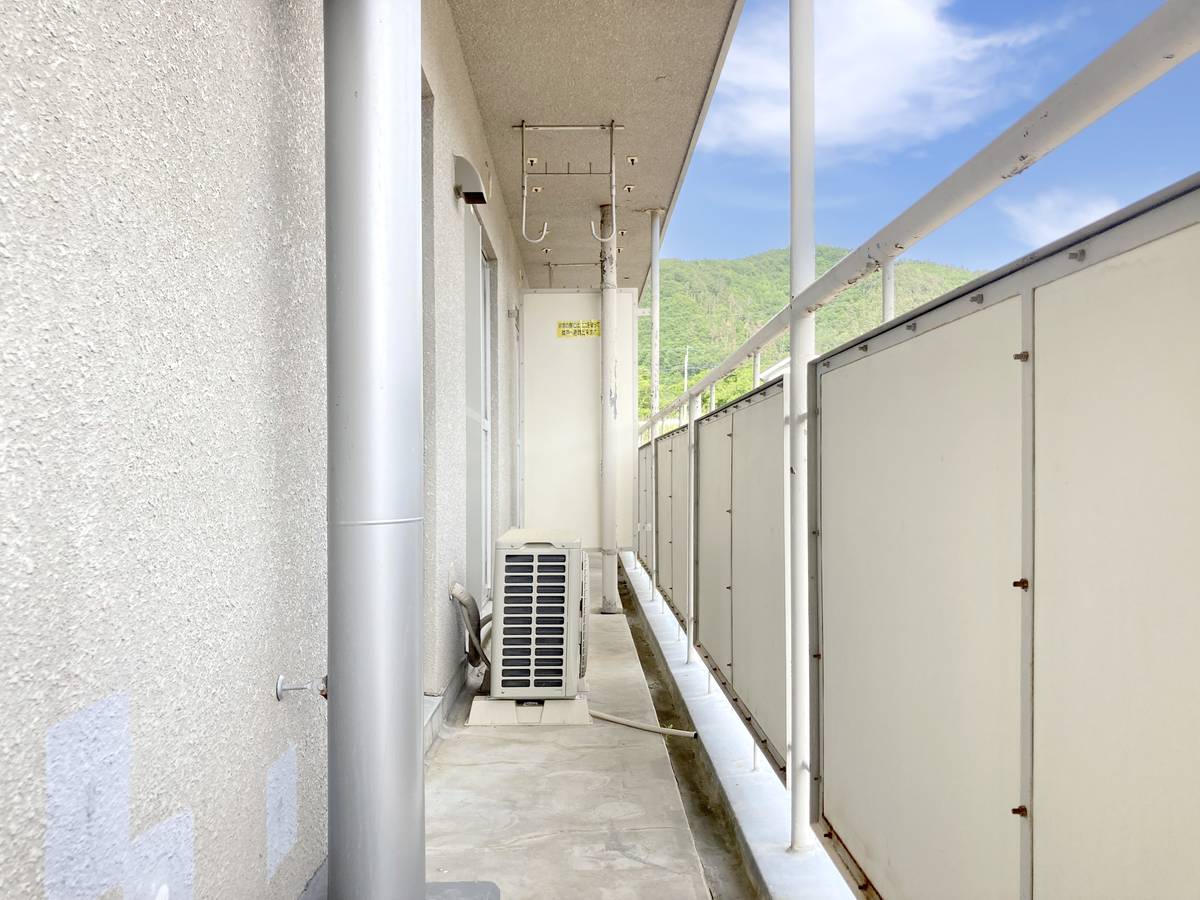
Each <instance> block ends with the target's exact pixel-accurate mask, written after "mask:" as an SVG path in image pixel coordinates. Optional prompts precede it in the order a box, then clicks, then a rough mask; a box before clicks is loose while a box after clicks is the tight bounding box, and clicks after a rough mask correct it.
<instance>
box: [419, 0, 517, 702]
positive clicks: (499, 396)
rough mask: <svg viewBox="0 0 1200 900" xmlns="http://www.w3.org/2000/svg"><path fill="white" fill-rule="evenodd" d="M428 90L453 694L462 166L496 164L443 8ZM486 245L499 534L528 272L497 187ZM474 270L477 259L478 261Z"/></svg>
mask: <svg viewBox="0 0 1200 900" xmlns="http://www.w3.org/2000/svg"><path fill="white" fill-rule="evenodd" d="M422 16H423V20H422V35H421V39H422V42H423V50H422V53H423V57H422V61H421V65H422V69H423V71H424V74H425V81H426V84H427V86H428V89H429V93H430V94H431V95H432V109H433V116H432V122H433V132H432V141H431V146H430V151H431V153H430V161H431V163H432V179H431V183H430V184H429V185H427V187H426V196H427V200H428V201H429V202H428V204H427V205H428V207H429V208H428V209H427V211H426V214H425V225H426V228H431V229H432V236H431V237H429V238H427V239H426V240H425V251H426V258H425V264H426V266H427V267H428V266H430V265H432V271H433V273H434V275H433V279H432V282H431V280H430V279H428V278H427V279H426V281H425V284H426V293H427V295H426V297H425V313H426V315H425V335H424V336H425V541H426V554H425V692H426V693H427V694H440V693H442V692H443V691H445V690H446V689H447V687H451V688H453V687H455V685H456V681H457V679H458V678H460V677H461V675H462V671H463V670H462V660H463V658H464V651H463V644H462V627H461V625H460V624H459V620H458V614H457V612H456V611H455V610H454V608H453V606H451V604H450V600H449V598H448V594H447V588H448V586H449V584H450V582H451V581H453V580H458V581H462V580H463V579H464V577H465V575H466V547H467V519H466V517H467V493H466V465H467V457H466V441H465V435H466V417H467V410H466V359H465V355H464V347H465V345H466V303H465V296H464V291H465V289H466V278H465V276H466V265H467V260H465V259H464V246H463V234H464V228H465V221H464V218H463V217H464V216H473V215H475V212H473V211H472V207H469V206H467V205H465V204H464V203H463V202H462V201H461V200H459V199H458V198H457V197H455V196H454V157H455V155H456V154H457V155H459V156H464V157H466V158H467V159H469V160H470V161H471V163H472V164H473V165H474V166H475V168H476V170H477V171H478V172H479V174H480V176H481V177H482V178H483V181H484V184H485V186H486V185H487V184H488V182H489V178H491V174H490V173H491V172H492V171H493V170H494V168H495V166H494V164H493V162H492V157H491V151H490V150H489V148H488V145H487V140H486V138H485V137H484V131H483V120H482V119H481V118H480V116H479V109H478V107H477V105H476V102H475V94H474V91H473V90H472V88H471V81H470V78H469V77H468V75H467V67H466V62H465V60H464V59H463V55H462V48H461V46H460V45H459V40H458V32H457V30H456V28H455V25H454V20H453V18H452V17H451V14H450V9H449V7H448V6H447V5H446V2H445V0H425V3H424V4H423V6H422ZM474 209H475V210H477V211H478V213H479V217H480V220H481V222H482V223H483V230H484V246H485V249H487V250H488V251H489V254H490V255H492V256H494V257H495V258H496V263H497V265H496V275H497V290H496V295H495V298H494V303H495V306H494V307H493V309H492V325H493V328H494V330H495V337H494V343H493V346H492V428H493V431H492V535H493V537H495V536H498V535H500V534H502V533H503V532H504V531H506V530H507V529H508V528H510V527H511V526H512V525H513V524H514V522H513V515H512V508H513V497H512V480H513V473H514V472H515V470H516V464H515V457H514V453H513V446H514V440H515V426H516V423H515V419H516V371H517V351H516V328H515V321H516V320H515V319H512V318H509V316H508V315H507V311H508V310H510V309H517V308H518V307H519V304H520V287H521V281H522V272H521V267H520V258H519V253H518V247H517V244H516V240H515V238H514V237H513V234H512V229H511V228H510V226H509V219H508V213H507V212H506V211H505V206H504V200H503V198H502V197H501V194H500V185H499V183H498V181H497V180H496V179H494V178H492V179H491V187H490V190H489V192H488V202H487V204H486V205H484V206H478V207H474ZM471 264H472V265H474V264H475V263H474V261H471Z"/></svg>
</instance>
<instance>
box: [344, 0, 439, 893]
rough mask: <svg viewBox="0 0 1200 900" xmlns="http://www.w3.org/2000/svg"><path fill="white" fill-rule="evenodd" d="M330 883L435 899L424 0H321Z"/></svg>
mask: <svg viewBox="0 0 1200 900" xmlns="http://www.w3.org/2000/svg"><path fill="white" fill-rule="evenodd" d="M324 11H325V135H326V138H325V198H326V223H325V227H326V317H327V325H326V327H327V335H326V341H327V356H328V360H327V365H328V417H329V422H328V425H329V437H328V441H329V458H328V466H329V469H328V480H329V482H328V489H329V495H328V523H329V524H328V527H329V626H328V627H329V725H328V728H329V896H330V898H333V900H375V898H396V900H401V898H404V900H408V898H413V897H424V896H425V838H424V785H423V777H422V775H423V773H422V743H421V725H422V718H421V610H422V543H423V542H422V494H423V488H422V465H423V452H422V427H421V374H422V373H421V4H420V0H326V2H325V7H324Z"/></svg>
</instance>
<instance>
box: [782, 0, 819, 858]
mask: <svg viewBox="0 0 1200 900" xmlns="http://www.w3.org/2000/svg"><path fill="white" fill-rule="evenodd" d="M788 12H789V29H790V42H791V43H790V53H789V70H790V78H791V93H790V101H789V109H790V131H791V154H790V155H791V273H790V277H791V296H792V297H793V298H795V297H796V296H797V295H798V294H799V293H800V292H801V291H803V290H804V289H805V288H807V287H808V286H809V285H810V284H812V283H813V281H814V279H815V278H816V235H815V222H814V203H813V193H814V181H815V179H814V169H813V145H814V132H815V123H814V115H813V104H814V97H813V69H814V40H813V0H790V5H789V10H788ZM790 318H791V334H790V338H789V342H788V343H789V355H790V357H791V372H790V379H791V381H790V391H789V393H790V404H791V407H790V411H789V422H788V437H789V439H788V446H789V454H790V463H791V465H790V468H789V472H790V474H789V482H790V484H789V491H788V496H789V500H790V503H789V508H788V525H789V528H788V536H789V544H790V546H789V548H788V551H789V552H788V562H789V578H790V585H789V591H788V596H789V614H790V617H791V628H790V657H789V658H790V660H791V679H790V681H791V710H790V714H791V735H790V741H789V743H790V745H791V746H790V753H789V755H788V763H787V780H788V787H789V788H790V790H791V800H792V844H791V849H792V850H808V849H810V848H811V847H813V846H814V844H815V840H814V837H813V832H812V829H811V828H810V827H809V824H808V822H809V800H810V796H811V791H810V782H809V778H810V775H811V772H810V769H809V760H810V752H809V721H808V716H809V703H808V694H809V661H810V653H809V649H808V451H807V428H806V424H807V414H808V396H807V395H808V363H809V361H810V360H812V359H813V358H814V357H815V356H816V315H815V313H813V312H810V311H808V310H806V309H804V308H802V307H800V306H799V305H798V304H794V303H793V304H792V306H791V314H790Z"/></svg>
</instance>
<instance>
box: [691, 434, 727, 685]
mask: <svg viewBox="0 0 1200 900" xmlns="http://www.w3.org/2000/svg"><path fill="white" fill-rule="evenodd" d="M732 428H733V414H732V413H728V412H727V413H721V414H719V415H717V416H715V417H713V418H708V419H703V420H701V421H700V422H698V423H697V425H696V440H697V442H698V446H697V452H696V466H697V468H696V484H697V485H698V489H697V498H696V596H695V599H696V626H697V639H698V641H699V643H700V645H701V646H702V647H703V648H704V650H705V652H707V653H708V655H709V656H710V657H711V659H712V661H713V662H714V663H716V665H717V667H718V668H719V669H720V670H721V672H722V674H724V675H725V677H726V678H729V677H730V676H731V674H732V673H731V669H730V664H731V663H732V661H733V596H732V584H733V582H732V580H731V578H732V563H733V559H732V540H733V535H732V531H731V515H732V514H731V512H730V509H731V505H732V504H731V496H732V494H731V490H730V489H731V483H730V478H731V476H732V470H731V468H730V467H731V464H732V457H731V446H732V440H733V439H732Z"/></svg>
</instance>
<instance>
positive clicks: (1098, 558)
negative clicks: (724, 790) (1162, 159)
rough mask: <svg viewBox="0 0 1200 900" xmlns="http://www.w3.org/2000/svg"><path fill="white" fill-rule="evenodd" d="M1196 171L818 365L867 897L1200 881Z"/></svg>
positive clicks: (1137, 887) (859, 855)
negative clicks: (1198, 850) (1198, 877)
mask: <svg viewBox="0 0 1200 900" xmlns="http://www.w3.org/2000/svg"><path fill="white" fill-rule="evenodd" d="M1197 184H1200V179H1191V180H1189V181H1188V182H1185V183H1181V184H1180V185H1177V186H1174V187H1173V188H1169V189H1167V190H1165V191H1163V192H1162V193H1160V194H1159V195H1156V196H1154V197H1150V198H1147V199H1146V200H1145V201H1142V202H1140V203H1138V204H1136V205H1135V206H1133V207H1131V208H1130V209H1128V210H1123V211H1121V212H1119V213H1115V214H1113V216H1111V217H1109V218H1108V219H1105V220H1103V221H1102V222H1099V223H1096V224H1095V225H1093V226H1090V227H1089V228H1087V229H1083V230H1081V231H1080V232H1077V233H1075V234H1074V235H1071V236H1069V237H1067V238H1065V239H1063V240H1062V241H1060V242H1057V243H1056V244H1054V245H1052V246H1050V247H1048V248H1046V249H1044V250H1042V251H1039V252H1038V253H1035V254H1032V255H1031V257H1029V258H1027V259H1025V260H1022V261H1021V262H1019V263H1017V264H1014V265H1012V266H1009V267H1007V268H1005V269H1002V270H1000V271H999V272H997V273H995V274H993V275H989V276H985V277H984V278H981V279H979V280H978V281H976V282H975V283H973V284H971V285H968V286H966V287H964V288H963V289H961V290H960V291H959V292H956V294H955V295H952V296H949V297H947V298H943V299H940V300H937V301H934V302H932V303H930V304H929V305H928V306H926V307H923V308H922V309H920V310H917V311H915V312H914V313H912V314H909V315H906V316H904V317H902V318H901V319H899V320H898V321H897V322H896V324H895V325H893V326H890V327H884V328H881V329H879V330H877V331H874V332H871V333H869V334H868V335H865V336H864V337H863V338H861V339H860V340H859V341H858V342H856V343H855V344H853V345H850V346H847V347H844V348H839V349H838V350H836V351H834V352H832V353H830V354H828V355H826V356H825V357H823V358H822V359H820V360H818V361H817V362H816V363H814V364H813V365H812V366H810V368H809V379H810V386H812V388H813V389H814V395H815V397H816V400H817V409H818V410H819V412H818V414H817V415H816V417H815V420H814V428H813V433H812V437H811V441H810V451H811V454H812V458H813V459H814V461H815V465H814V467H813V468H812V469H811V471H810V478H811V483H812V485H813V487H814V498H815V500H814V504H813V506H812V507H810V513H811V514H812V515H811V521H812V523H813V535H812V539H811V543H810V546H811V548H812V551H813V553H812V560H813V565H812V568H811V571H810V577H811V578H813V579H814V580H815V581H814V583H815V586H816V590H815V597H816V610H815V617H814V620H813V623H814V635H813V646H812V651H813V653H814V658H816V659H817V660H819V677H818V678H817V681H816V690H815V696H816V699H817V703H816V718H815V723H814V728H815V743H814V775H815V776H816V777H817V778H818V780H817V782H816V791H815V809H814V813H815V818H816V820H817V821H819V822H820V826H819V832H820V833H821V834H822V835H824V836H826V838H827V840H828V842H829V843H830V845H831V847H832V849H833V850H834V851H835V852H837V853H838V854H839V855H840V856H841V858H842V859H843V861H844V862H845V863H846V865H847V867H848V869H849V871H850V872H851V873H852V875H853V880H854V882H855V883H856V884H864V885H866V886H867V887H866V888H865V890H864V894H865V895H866V896H868V897H871V896H882V897H886V898H887V900H918V898H919V900H939V898H946V900H951V898H962V897H971V898H980V900H988V898H996V900H1005V898H1017V897H1019V898H1022V900H1059V898H1064V897H1087V898H1088V900H1119V898H1128V897H1175V896H1190V895H1192V894H1194V893H1195V885H1194V881H1195V878H1194V872H1193V869H1194V867H1189V866H1188V865H1186V864H1181V861H1184V860H1187V859H1190V858H1192V856H1194V848H1195V845H1196V844H1197V843H1200V807H1198V806H1197V805H1196V804H1195V803H1193V802H1190V798H1194V797H1195V796H1197V795H1200V770H1198V769H1197V767H1196V765H1195V756H1196V747H1197V746H1200V706H1197V704H1196V702H1195V699H1196V688H1195V685H1196V684H1197V683H1198V682H1200V588H1198V587H1197V585H1198V584H1200V555H1198V554H1197V553H1196V550H1195V542H1196V535H1197V534H1200V469H1198V467H1197V465H1196V460H1197V459H1200V417H1198V416H1197V415H1195V408H1196V407H1197V402H1198V401H1197V398H1200V354H1197V353H1196V352H1195V349H1194V341H1195V335H1196V334H1197V333H1200V302H1197V301H1198V298H1200V294H1198V293H1197V289H1196V286H1195V284H1196V282H1195V260H1196V258H1197V257H1198V256H1200V224H1197V223H1200V189H1198V188H1197ZM1131 310H1133V311H1136V312H1135V313H1134V314H1131ZM737 455H738V445H737V437H736V429H735V437H734V457H735V465H736V458H737ZM734 510H735V516H734V521H735V530H736V521H737V516H736V510H737V493H736V491H735V493H734ZM734 583H735V585H736V583H737V572H736V571H735V573H734ZM734 618H735V636H736V633H737V629H736V621H737V609H736V606H735V610H734ZM737 660H738V655H737V649H736V647H735V651H734V676H735V680H736V677H737V674H738V672H737Z"/></svg>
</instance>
